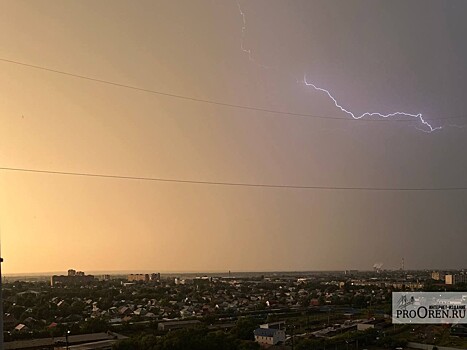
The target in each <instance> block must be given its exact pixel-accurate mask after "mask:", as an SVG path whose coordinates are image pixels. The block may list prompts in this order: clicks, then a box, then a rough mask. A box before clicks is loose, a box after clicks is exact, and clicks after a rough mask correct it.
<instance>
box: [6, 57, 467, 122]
mask: <svg viewBox="0 0 467 350" xmlns="http://www.w3.org/2000/svg"><path fill="white" fill-rule="evenodd" d="M0 62H4V63H10V64H15V65H19V66H23V67H28V68H34V69H38V70H42V71H47V72H51V73H56V74H61V75H66V76H69V77H74V78H79V79H83V80H88V81H93V82H97V83H101V84H107V85H112V86H117V87H121V88H125V89H131V90H136V91H141V92H146V93H150V94H155V95H160V96H166V97H171V98H177V99H181V100H186V101H193V102H199V103H207V104H211V105H215V106H223V107H229V108H237V109H243V110H249V111H257V112H265V113H272V114H281V115H290V116H295V117H307V118H315V119H333V120H345V121H357V120H359V121H365V122H386V121H393V122H413V120H409V119H354V118H345V117H330V116H322V115H313V114H306V113H294V112H287V111H279V110H275V109H267V108H262V107H254V106H246V105H240V104H234V103H227V102H220V101H215V100H208V99H202V98H196V97H190V96H185V95H177V94H171V93H168V92H163V91H157V90H151V89H146V88H142V87H138V86H133V85H127V84H123V83H118V82H115V81H110V80H104V79H98V78H94V77H91V76H86V75H81V74H76V73H71V72H65V71H61V70H57V69H52V68H48V67H43V66H38V65H34V64H30V63H24V62H19V61H15V60H9V59H6V58H0ZM466 117H467V115H462V116H455V117H445V118H426V119H427V120H428V121H432V120H448V119H461V118H466Z"/></svg>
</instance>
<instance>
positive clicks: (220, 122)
mask: <svg viewBox="0 0 467 350" xmlns="http://www.w3.org/2000/svg"><path fill="white" fill-rule="evenodd" d="M465 13H467V2H466V1H462V0H459V1H453V0H451V1H449V2H440V1H426V0H423V1H421V0H420V1H405V0H404V1H384V2H383V1H370V0H368V1H355V0H352V1H345V2H344V1H329V0H326V1H324V0H323V1H309V0H300V1H299V0H296V1H272V0H267V1H266V0H258V1H246V0H240V1H239V2H238V3H237V2H236V1H235V0H232V1H230V0H229V1H227V0H223V1H217V0H211V1H201V0H197V1H192V0H186V1H181V0H180V1H173V0H167V1H138V2H137V3H136V4H135V3H134V2H131V1H60V2H58V1H55V2H52V1H1V2H0V71H1V79H0V115H1V120H2V127H0V167H1V168H16V169H18V168H20V169H32V170H47V171H59V172H76V173H92V174H105V175H121V176H135V177H151V178H159V179H176V180H189V181H191V180H192V181H202V182H222V183H236V184H239V183H244V184H267V185H290V186H316V187H332V188H334V189H332V188H331V189H329V188H328V189H304V188H271V187H246V186H224V185H219V184H217V185H216V184H214V185H208V184H194V183H176V182H157V181H143V180H129V179H117V178H99V177H83V176H68V175H57V174H45V173H42V174H41V173H31V172H19V171H12V170H5V169H3V170H0V226H1V234H2V238H1V239H2V257H3V258H4V259H5V263H4V264H3V266H2V268H3V269H4V272H5V273H7V274H8V273H9V274H15V273H30V272H49V271H65V270H67V269H68V268H71V267H74V268H76V269H80V270H83V271H117V270H139V271H160V272H167V271H228V270H232V271H262V270H337V269H362V270H364V269H371V268H372V266H373V264H374V263H376V262H381V263H384V268H399V266H400V264H401V260H402V258H405V268H406V269H423V268H463V267H465V262H466V260H465V252H464V250H463V249H461V248H462V247H465V246H466V244H467V216H466V201H467V190H465V188H466V187H467V156H466V149H467V114H466V113H465V112H464V109H465V99H466V98H465V97H466V91H467V73H466V70H465V62H466V60H467V41H466V40H465V33H466V32H467V22H466V21H465ZM15 62H16V63H15ZM18 63H23V64H29V65H34V66H39V67H43V68H47V69H52V70H57V71H62V72H68V73H72V74H76V75H80V76H86V77H91V78H93V79H98V80H104V81H109V82H113V83H117V84H123V85H129V86H132V87H138V88H141V89H148V90H152V91H158V92H163V93H166V94H173V95H178V96H186V97H190V98H193V99H200V100H209V101H217V102H221V103H225V104H229V105H240V106H246V107H255V108H259V109H267V110H274V111H285V112H290V113H289V114H281V113H268V112H265V111H261V110H254V109H245V108H236V107H229V106H225V105H215V104H211V103H204V102H199V101H195V100H187V99H180V98H174V97H171V96H164V95H160V94H154V93H150V92H144V91H140V90H135V89H130V88H125V87H122V86H117V85H109V84H104V83H100V82H96V81H90V80H85V79H81V78H77V77H72V76H69V75H64V74H59V73H54V72H51V71H47V70H43V69H37V68H32V67H28V66H25V65H21V64H18ZM305 76H306V82H307V83H313V84H315V86H316V87H319V88H320V89H326V90H328V91H330V92H331V94H332V96H333V97H334V98H335V99H336V100H338V103H337V102H336V104H340V105H341V106H343V108H345V109H346V110H348V111H351V112H352V113H354V114H355V116H360V115H361V114H363V113H365V112H379V113H382V114H385V115H386V114H388V113H394V112H399V111H403V112H404V113H405V114H413V115H418V114H419V113H421V114H422V115H423V117H422V118H423V121H425V123H429V126H427V124H424V123H423V122H422V120H421V119H420V118H419V117H410V116H403V115H396V116H394V117H388V118H384V117H382V118H381V117H377V116H371V117H365V118H362V120H354V119H353V118H352V116H350V115H349V114H348V113H345V112H343V111H341V109H339V108H338V107H337V106H336V104H335V103H334V101H333V100H332V98H331V97H330V96H329V95H328V94H327V93H325V92H323V91H321V90H318V89H315V88H313V87H312V86H310V85H307V84H305V82H304V77H305ZM298 114H300V115H298ZM304 115H308V116H304ZM316 117H319V118H316ZM464 125H465V128H464ZM439 127H442V128H441V129H437V128H439ZM432 129H433V131H432ZM434 129H436V130H434ZM336 187H337V188H348V187H351V188H355V187H357V188H360V190H355V189H335V188H336ZM361 188H379V189H399V190H398V191H392V190H384V191H370V190H362V189H361ZM446 188H450V189H451V190H442V189H446ZM452 188H464V189H460V190H452ZM401 189H402V191H400V190H401ZM404 189H424V190H423V191H412V190H411V191H405V190H404ZM427 189H428V190H427ZM431 189H438V190H431ZM440 189H441V190H440Z"/></svg>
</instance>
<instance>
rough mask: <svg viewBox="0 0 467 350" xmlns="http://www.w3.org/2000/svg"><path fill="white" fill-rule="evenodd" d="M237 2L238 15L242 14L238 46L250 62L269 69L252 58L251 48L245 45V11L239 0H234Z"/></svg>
mask: <svg viewBox="0 0 467 350" xmlns="http://www.w3.org/2000/svg"><path fill="white" fill-rule="evenodd" d="M236 2H237V7H238V12H240V16H242V23H243V25H242V37H241V40H240V48H241V49H242V51H243V52H244V53H246V54H247V56H248V59H249V60H250V62H252V63H254V64H256V65H257V66H260V67H261V68H265V69H269V68H271V67H268V66H266V65H264V64H261V63H259V62H257V61H256V60H255V59H254V58H253V52H252V51H251V49H249V48H247V47H246V45H245V38H246V31H247V25H246V15H245V12H243V10H242V6H241V5H240V1H239V0H236Z"/></svg>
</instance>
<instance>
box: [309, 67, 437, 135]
mask: <svg viewBox="0 0 467 350" xmlns="http://www.w3.org/2000/svg"><path fill="white" fill-rule="evenodd" d="M303 83H304V84H305V86H311V87H312V88H313V89H315V90H316V91H319V92H323V93H324V94H326V95H327V96H328V97H329V98H330V99H331V100H332V102H334V105H335V106H336V107H337V108H338V109H340V110H341V111H342V112H344V113H345V114H347V115H349V116H351V117H352V118H353V119H362V118H365V117H380V118H391V117H411V118H416V119H418V120H420V122H421V123H422V124H423V125H424V126H425V127H426V129H425V130H422V131H427V132H430V133H431V132H433V131H436V130H441V129H442V128H443V127H442V126H437V127H433V126H432V125H431V124H430V123H428V122H427V121H426V120H425V119H424V118H423V116H422V114H421V113H418V114H412V113H406V112H393V113H389V114H383V113H380V112H365V113H363V114H361V115H359V116H358V115H355V114H354V113H353V112H351V111H349V110H348V109H345V108H344V107H342V105H340V104H339V102H337V100H336V98H335V97H334V96H333V95H331V93H330V92H329V90H326V89H324V88H322V87H319V86H316V85H315V84H313V83H310V82H308V81H307V78H306V75H304V77H303Z"/></svg>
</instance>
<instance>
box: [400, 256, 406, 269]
mask: <svg viewBox="0 0 467 350" xmlns="http://www.w3.org/2000/svg"><path fill="white" fill-rule="evenodd" d="M401 271H405V260H404V258H402V262H401Z"/></svg>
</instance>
